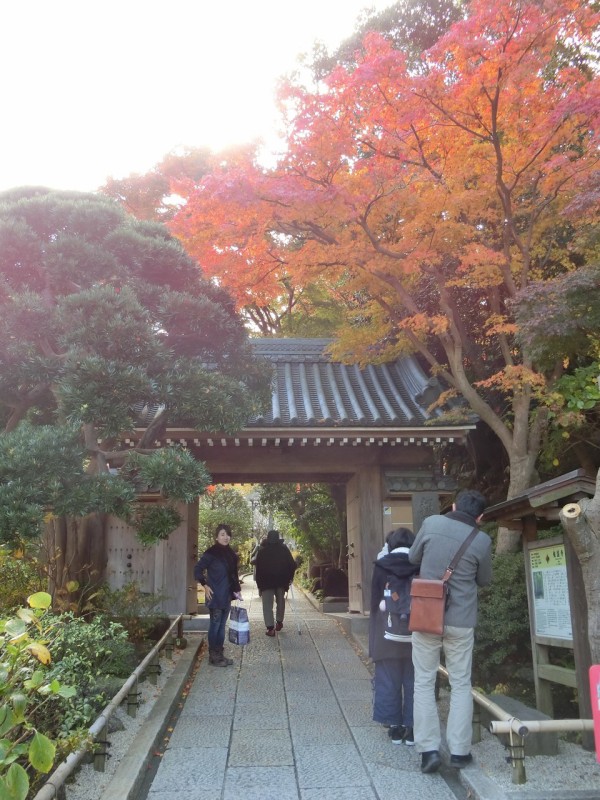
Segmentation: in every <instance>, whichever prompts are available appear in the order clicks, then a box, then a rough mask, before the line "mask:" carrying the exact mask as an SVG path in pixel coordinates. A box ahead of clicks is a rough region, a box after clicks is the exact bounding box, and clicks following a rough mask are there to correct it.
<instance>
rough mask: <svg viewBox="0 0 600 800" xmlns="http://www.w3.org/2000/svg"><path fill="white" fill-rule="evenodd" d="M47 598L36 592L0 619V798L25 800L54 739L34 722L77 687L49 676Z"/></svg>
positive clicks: (43, 770)
mask: <svg viewBox="0 0 600 800" xmlns="http://www.w3.org/2000/svg"><path fill="white" fill-rule="evenodd" d="M50 603H51V598H50V595H49V594H47V593H46V592H37V593H35V594H33V595H31V596H30V597H29V598H28V604H29V607H28V608H20V609H19V610H18V611H17V614H16V616H15V617H12V618H8V619H2V620H0V737H1V739H0V744H1V747H0V797H1V798H3V800H4V798H6V800H25V797H26V796H27V794H28V792H29V788H30V785H31V784H32V783H35V782H36V781H37V780H39V779H40V777H41V776H42V775H45V774H47V773H48V772H50V770H51V769H52V767H53V765H54V761H55V756H56V742H55V740H54V738H53V737H52V736H51V735H48V731H47V730H45V729H43V728H42V726H41V725H40V724H38V723H36V722H35V721H34V716H35V717H36V718H37V719H43V717H44V715H45V711H46V710H47V709H51V708H52V707H53V706H54V705H55V704H56V703H57V701H58V700H59V699H62V700H66V699H68V698H71V697H73V696H74V695H75V689H74V688H73V687H71V686H66V685H63V684H62V683H61V682H60V681H59V680H58V679H56V678H52V677H51V675H50V672H49V665H50V664H51V662H52V656H51V650H50V648H49V645H50V642H51V641H52V639H53V635H54V633H55V630H56V621H55V619H54V618H52V617H51V615H49V614H48V609H49V608H50Z"/></svg>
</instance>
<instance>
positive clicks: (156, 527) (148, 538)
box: [133, 503, 182, 547]
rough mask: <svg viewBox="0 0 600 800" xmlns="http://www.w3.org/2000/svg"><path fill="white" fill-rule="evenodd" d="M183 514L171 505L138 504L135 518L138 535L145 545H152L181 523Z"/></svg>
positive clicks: (167, 535)
mask: <svg viewBox="0 0 600 800" xmlns="http://www.w3.org/2000/svg"><path fill="white" fill-rule="evenodd" d="M181 519H182V518H181V514H180V513H179V512H178V511H177V509H176V508H174V507H173V506H171V505H162V504H156V505H148V504H141V503H140V504H138V508H137V511H136V513H135V517H134V520H133V525H134V527H135V529H136V536H137V538H138V539H139V540H140V542H141V543H142V544H143V545H144V546H145V547H152V545H155V544H157V542H160V541H162V540H163V539H168V538H169V536H170V534H171V533H172V532H173V531H174V530H175V528H177V527H178V526H179V525H180V524H181Z"/></svg>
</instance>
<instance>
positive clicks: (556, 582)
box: [529, 543, 573, 641]
mask: <svg viewBox="0 0 600 800" xmlns="http://www.w3.org/2000/svg"><path fill="white" fill-rule="evenodd" d="M529 568H530V570H531V586H532V594H533V608H534V629H535V635H536V636H549V637H554V638H556V639H569V640H571V641H572V639H573V630H572V626H571V607H570V604H569V587H568V583H567V559H566V555H565V546H564V544H562V543H554V544H547V545H544V544H541V543H540V544H539V545H538V544H537V543H535V544H533V545H532V546H531V547H530V549H529Z"/></svg>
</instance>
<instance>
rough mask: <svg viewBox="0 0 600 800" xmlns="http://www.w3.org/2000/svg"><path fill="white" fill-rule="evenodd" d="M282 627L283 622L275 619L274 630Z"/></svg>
mask: <svg viewBox="0 0 600 800" xmlns="http://www.w3.org/2000/svg"><path fill="white" fill-rule="evenodd" d="M282 628H283V622H279V620H277V622H276V623H275V630H276V631H280V630H281V629H282Z"/></svg>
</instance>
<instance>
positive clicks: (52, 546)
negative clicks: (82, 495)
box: [44, 514, 107, 608]
mask: <svg viewBox="0 0 600 800" xmlns="http://www.w3.org/2000/svg"><path fill="white" fill-rule="evenodd" d="M106 522H107V516H106V514H89V515H88V516H86V517H55V518H54V519H53V520H51V521H49V522H48V523H47V524H46V527H45V531H44V549H45V551H46V559H47V564H48V590H49V592H50V594H51V595H52V600H53V603H54V604H58V605H61V604H62V605H65V604H66V605H68V606H72V604H73V603H74V604H75V605H77V607H78V608H79V602H80V600H81V599H82V598H84V597H85V595H86V593H89V592H90V591H91V590H92V589H93V588H95V587H97V586H98V585H99V584H101V583H102V582H103V580H104V578H105V571H106V563H107V555H106ZM72 581H76V582H77V584H78V588H77V589H71V590H70V589H69V588H67V587H68V584H69V583H70V582H72Z"/></svg>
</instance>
